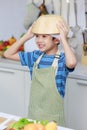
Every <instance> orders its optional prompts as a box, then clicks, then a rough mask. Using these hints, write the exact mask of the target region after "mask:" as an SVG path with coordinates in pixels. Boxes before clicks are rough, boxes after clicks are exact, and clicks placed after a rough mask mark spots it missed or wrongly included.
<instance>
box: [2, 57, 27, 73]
mask: <svg viewBox="0 0 87 130" xmlns="http://www.w3.org/2000/svg"><path fill="white" fill-rule="evenodd" d="M0 67H3V68H8V69H9V68H10V69H15V70H22V71H23V70H24V71H28V68H27V67H26V66H22V65H21V63H20V62H19V61H14V60H9V59H5V58H0Z"/></svg>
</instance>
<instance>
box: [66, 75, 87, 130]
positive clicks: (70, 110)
mask: <svg viewBox="0 0 87 130" xmlns="http://www.w3.org/2000/svg"><path fill="white" fill-rule="evenodd" d="M65 108H66V124H67V127H69V128H73V129H75V130H87V79H81V78H80V76H78V77H77V78H73V77H72V76H71V77H69V78H68V79H67V83H66V96H65Z"/></svg>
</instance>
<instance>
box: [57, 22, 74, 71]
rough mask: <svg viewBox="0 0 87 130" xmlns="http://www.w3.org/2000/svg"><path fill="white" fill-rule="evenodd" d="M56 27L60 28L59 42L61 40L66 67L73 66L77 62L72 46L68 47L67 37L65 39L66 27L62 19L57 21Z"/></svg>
mask: <svg viewBox="0 0 87 130" xmlns="http://www.w3.org/2000/svg"><path fill="white" fill-rule="evenodd" d="M57 28H58V29H59V30H60V37H61V42H62V45H63V48H64V52H65V56H66V66H67V67H68V68H74V67H75V66H76V64H77V60H76V57H75V55H74V52H73V50H72V48H71V47H70V45H69V43H68V39H67V35H68V28H67V27H66V25H65V24H64V23H63V22H62V21H59V22H58V24H57ZM73 44H74V43H73Z"/></svg>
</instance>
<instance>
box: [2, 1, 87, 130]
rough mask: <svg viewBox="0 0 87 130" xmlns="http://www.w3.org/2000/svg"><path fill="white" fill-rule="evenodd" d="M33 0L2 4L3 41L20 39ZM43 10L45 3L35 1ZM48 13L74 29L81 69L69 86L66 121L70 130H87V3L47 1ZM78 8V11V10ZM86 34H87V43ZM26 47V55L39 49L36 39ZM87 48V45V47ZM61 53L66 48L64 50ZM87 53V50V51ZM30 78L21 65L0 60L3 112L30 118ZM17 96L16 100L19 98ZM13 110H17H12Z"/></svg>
mask: <svg viewBox="0 0 87 130" xmlns="http://www.w3.org/2000/svg"><path fill="white" fill-rule="evenodd" d="M31 2H32V1H31V0H14V1H13V0H0V40H7V39H9V38H10V37H11V36H14V37H16V39H19V38H20V36H21V34H23V33H25V32H26V31H27V29H26V27H25V24H24V23H25V21H26V16H27V14H28V9H27V7H28V5H29V4H30V3H31ZM33 2H34V3H35V5H36V6H37V7H39V6H40V5H41V4H42V2H43V0H33ZM45 6H46V8H47V11H48V13H53V12H54V13H55V14H59V15H60V14H61V15H62V16H63V17H64V18H65V19H66V21H67V23H68V24H69V25H70V26H71V28H70V32H69V43H70V45H71V46H72V47H73V48H74V49H75V53H76V56H77V59H78V65H77V67H76V69H75V71H74V72H73V73H72V74H70V75H69V77H68V79H67V83H66V96H65V117H66V124H67V127H70V128H73V129H75V130H87V101H86V99H87V53H86V54H85V55H84V59H85V60H84V61H86V62H83V63H82V61H81V60H82V56H83V52H82V46H83V43H84V42H85V43H87V17H86V14H85V12H87V0H70V1H69V0H66V1H65V0H45ZM75 7H76V8H75ZM83 32H85V33H86V38H85V40H84V37H83ZM32 42H33V43H32V45H31V44H30V43H31V40H30V41H28V42H26V43H25V46H24V49H25V51H31V50H33V49H38V48H37V47H36V45H35V43H34V39H32ZM85 45H86V44H85ZM86 46H87V45H86ZM60 49H62V47H61V46H60ZM86 52H87V48H86ZM8 77H9V78H8ZM29 78H30V76H29V73H28V70H27V68H26V67H22V66H21V65H20V63H19V62H15V61H11V60H7V59H4V58H0V111H1V112H6V113H9V114H15V115H19V116H27V111H28V110H27V108H28V100H29V99H28V98H29V97H28V96H29V93H28V92H29V86H30V80H29ZM15 95H16V96H15ZM12 106H13V108H12Z"/></svg>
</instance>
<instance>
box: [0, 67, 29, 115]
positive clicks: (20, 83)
mask: <svg viewBox="0 0 87 130" xmlns="http://www.w3.org/2000/svg"><path fill="white" fill-rule="evenodd" d="M29 76H30V75H29V72H27V71H23V70H17V69H10V68H3V67H0V112H5V113H9V114H15V115H18V116H22V117H23V116H27V109H28V108H27V107H28V99H29V98H28V96H29V88H30V80H29V78H30V77H29ZM26 93H27V94H26Z"/></svg>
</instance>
